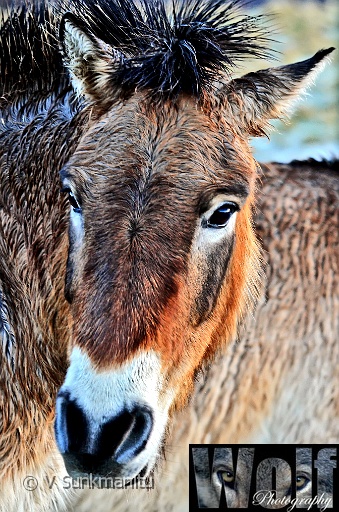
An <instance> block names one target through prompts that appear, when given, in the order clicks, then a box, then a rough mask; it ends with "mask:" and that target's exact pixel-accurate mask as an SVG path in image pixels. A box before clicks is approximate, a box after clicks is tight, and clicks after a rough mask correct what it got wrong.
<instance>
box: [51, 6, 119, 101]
mask: <svg viewBox="0 0 339 512" xmlns="http://www.w3.org/2000/svg"><path fill="white" fill-rule="evenodd" d="M60 42H61V46H62V52H63V56H64V63H65V66H66V68H67V69H68V71H69V73H70V76H71V80H72V85H73V88H74V89H75V91H76V92H77V93H78V94H79V95H84V96H85V97H86V98H87V99H88V100H89V101H90V102H91V103H96V104H104V103H107V102H110V103H111V102H112V99H114V92H113V91H112V88H113V85H112V84H113V79H112V76H113V73H114V71H115V70H116V69H117V68H118V67H119V66H121V64H122V61H123V55H122V54H121V53H120V52H119V51H117V50H115V49H112V48H111V47H110V46H108V45H107V44H105V43H104V42H103V41H101V40H100V39H98V38H96V37H95V36H93V34H90V33H89V32H88V31H87V30H86V28H85V27H84V26H83V24H82V23H81V22H80V21H79V20H78V19H77V18H76V17H75V16H74V15H73V14H71V13H66V14H65V15H64V17H63V18H62V20H61V24H60Z"/></svg>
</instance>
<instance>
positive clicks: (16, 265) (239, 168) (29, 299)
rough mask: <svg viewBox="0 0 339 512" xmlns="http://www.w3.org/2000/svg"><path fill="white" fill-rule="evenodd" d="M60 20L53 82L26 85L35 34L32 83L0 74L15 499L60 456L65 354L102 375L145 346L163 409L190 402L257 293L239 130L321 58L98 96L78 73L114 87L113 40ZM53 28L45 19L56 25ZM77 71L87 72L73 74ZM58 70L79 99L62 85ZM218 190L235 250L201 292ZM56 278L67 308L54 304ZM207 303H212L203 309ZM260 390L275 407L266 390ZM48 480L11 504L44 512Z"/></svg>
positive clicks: (7, 438) (5, 430) (246, 159)
mask: <svg viewBox="0 0 339 512" xmlns="http://www.w3.org/2000/svg"><path fill="white" fill-rule="evenodd" d="M25 17H26V18H27V19H28V18H29V19H31V20H32V19H33V18H34V16H33V15H32V16H31V14H28V15H26V14H24V19H26V18H25ZM46 19H49V17H48V18H45V20H46ZM67 19H68V18H67V17H66V18H64V24H63V25H62V26H63V31H62V33H63V34H64V35H65V34H67V36H65V37H64V39H63V41H62V43H63V45H64V53H65V55H64V59H65V67H64V68H63V69H62V70H60V72H61V71H62V78H60V80H59V81H58V80H57V82H55V80H56V77H55V70H53V72H51V74H50V75H49V74H48V69H47V72H46V73H44V74H43V76H42V77H41V80H42V82H40V81H39V80H38V79H37V80H36V82H34V80H33V79H34V76H36V75H37V74H39V66H44V64H46V63H45V62H44V61H43V57H42V56H41V41H40V40H39V38H34V37H32V40H31V41H28V42H31V43H32V45H33V46H32V48H33V50H34V51H35V52H38V53H37V54H35V53H34V51H33V50H32V49H31V46H30V44H27V45H26V46H25V48H21V50H20V51H22V52H23V54H22V55H21V54H18V55H19V57H20V56H21V57H22V62H23V63H24V64H25V65H27V62H28V61H29V59H28V61H27V52H28V57H29V58H30V59H32V58H33V60H34V59H35V57H37V56H40V57H41V58H42V62H37V64H38V67H37V68H35V67H34V73H32V76H31V77H29V78H27V80H26V77H21V79H22V81H21V82H20V80H19V78H20V77H16V78H17V79H18V83H19V85H18V86H17V88H15V87H14V86H13V83H12V82H11V80H9V82H8V81H7V78H6V80H4V81H3V83H2V84H1V86H2V89H3V90H1V99H0V107H1V112H2V121H3V122H2V123H1V124H0V137H1V146H0V165H1V179H0V255H1V263H0V297H1V302H2V304H0V306H1V315H2V317H1V324H0V326H1V327H2V329H1V330H0V334H1V342H2V348H3V350H2V354H1V367H0V368H1V374H0V384H1V395H0V400H1V402H0V411H1V438H0V456H1V459H2V460H1V462H2V466H1V468H0V471H1V473H0V475H1V478H2V479H3V482H4V486H5V487H6V489H5V491H4V494H5V500H6V501H4V503H5V505H4V507H5V508H8V509H13V507H14V504H15V501H16V499H17V498H16V494H15V493H16V491H15V492H14V493H13V492H12V493H11V491H8V483H9V482H10V481H11V480H14V481H15V482H17V481H18V480H20V479H22V478H23V477H24V476H25V475H26V474H29V473H34V472H35V471H37V468H38V467H40V468H43V467H45V468H46V472H47V473H48V474H51V473H52V471H53V467H55V468H56V471H57V472H58V471H59V467H60V463H59V462H57V463H56V465H55V466H54V462H53V461H51V458H53V457H52V454H53V450H54V448H55V447H54V441H53V435H52V422H53V418H54V400H55V396H56V393H57V389H58V388H59V386H60V384H61V383H62V380H63V377H64V373H65V370H66V366H67V350H68V351H69V350H70V349H71V348H72V347H74V346H79V347H81V348H82V349H83V350H84V351H87V353H88V355H89V357H90V359H91V362H92V363H93V367H94V368H95V369H96V370H97V371H98V372H100V371H103V370H107V369H111V370H113V369H117V368H119V366H120V365H122V363H125V362H126V361H128V360H130V359H131V358H132V357H133V356H134V355H135V354H136V353H138V352H139V351H140V350H141V349H143V350H145V351H151V350H153V351H154V352H156V353H157V355H158V357H159V359H160V361H161V365H162V375H163V376H164V382H165V383H166V387H168V389H169V390H171V391H172V392H173V401H172V403H171V412H173V411H174V410H175V409H177V408H179V407H181V406H182V405H183V404H184V403H185V402H186V401H187V398H188V396H189V394H190V391H191V389H192V387H193V382H194V378H195V376H196V374H197V372H198V371H199V369H200V368H201V366H202V365H203V363H205V362H206V361H208V360H210V359H211V358H212V357H213V355H214V354H215V353H216V352H217V351H218V349H220V348H221V347H222V345H225V344H227V343H229V342H230V341H231V340H232V339H234V337H235V335H236V332H237V328H238V325H239V323H240V322H241V320H242V319H243V317H244V316H245V313H246V311H247V308H248V306H251V305H252V303H253V302H255V299H256V295H257V289H258V282H259V278H260V264H259V249H258V244H257V241H256V237H255V234H254V231H253V227H252V210H253V207H254V198H255V184H256V178H257V166H256V163H255V161H254V159H253V157H252V156H251V153H250V150H249V146H248V136H249V134H253V133H259V132H262V131H263V130H264V128H265V127H266V125H267V121H268V118H269V117H276V116H278V115H280V113H281V112H282V111H283V110H284V109H285V103H284V101H283V98H279V102H277V96H278V94H277V91H278V92H279V91H281V94H282V96H284V99H285V101H286V102H287V103H288V102H289V99H290V97H291V96H293V95H294V94H295V93H296V91H298V90H299V88H300V86H301V85H302V84H303V83H304V81H305V79H307V76H308V74H309V73H310V72H311V71H312V70H314V69H315V68H316V67H318V63H319V62H320V61H321V60H322V58H324V57H325V56H326V54H327V53H329V50H327V51H323V52H321V54H317V55H316V56H315V57H314V58H312V59H309V60H308V61H305V62H303V63H298V64H296V65H294V66H286V67H282V68H277V70H274V69H271V70H268V71H266V72H264V73H257V74H252V75H251V76H250V77H247V78H245V79H244V80H243V82H241V81H239V82H234V81H229V82H227V85H226V86H225V85H224V86H222V87H220V89H219V90H218V91H216V92H215V94H214V93H213V94H207V92H206V91H204V93H203V94H201V95H200V96H199V97H195V96H194V95H188V94H187V95H186V94H184V93H182V94H179V95H178V96H177V97H175V98H171V99H170V100H169V99H168V98H166V97H164V96H162V95H161V94H158V95H155V96H152V95H150V94H149V91H147V90H145V88H144V89H143V88H141V90H138V89H137V88H136V89H134V90H133V93H131V90H129V94H128V95H127V96H126V97H124V96H123V97H122V95H121V94H120V93H119V90H118V91H113V92H112V95H111V101H109V102H108V103H106V102H105V104H102V102H101V101H100V102H98V101H96V97H93V96H92V95H91V90H89V89H88V84H91V85H93V80H94V81H95V84H96V85H98V86H100V87H101V91H102V96H105V97H106V96H107V95H109V91H110V88H109V86H111V83H110V82H109V81H108V80H107V67H106V64H107V59H108V56H107V51H108V49H107V46H106V45H105V44H104V43H103V44H102V45H101V43H100V51H99V52H98V51H97V50H98V48H97V44H96V39H95V40H94V38H93V34H90V33H89V34H88V33H87V30H90V29H86V28H83V27H82V24H81V23H80V28H79V27H78V26H77V25H74V23H73V22H74V19H73V18H72V19H73V22H70V21H69V19H68V21H67ZM34 23H35V24H36V22H35V21H34ZM34 23H33V25H34ZM53 23H54V24H55V23H56V21H55V19H54V18H53V17H52V26H51V27H49V28H50V29H51V30H52V29H53V30H55V27H54V25H53ZM37 25H38V24H37ZM8 27H10V25H8V24H7V25H5V29H4V31H3V32H2V33H1V37H2V42H3V43H4V44H3V48H2V49H3V50H4V51H3V54H1V59H5V58H8V56H10V46H11V45H10V44H9V43H10V42H11V41H12V40H11V39H10V38H9V39H8V37H9V36H8V34H7V29H8ZM35 28H37V27H35ZM45 28H46V27H45ZM37 30H38V32H39V30H40V32H39V34H40V36H41V33H42V32H43V33H44V34H45V32H44V29H41V27H40V28H39V27H38V28H37ZM8 33H9V34H11V31H9V32H8ZM79 34H80V35H79ZM31 36H32V34H31ZM55 36H56V32H55V33H54V36H53V37H50V38H49V37H47V43H46V40H45V39H43V41H44V43H43V48H42V49H43V50H44V49H46V54H44V52H43V54H44V55H45V57H46V55H47V58H48V62H49V65H50V67H51V68H52V66H51V62H50V61H53V58H54V57H55V58H56V60H58V59H59V60H60V55H59V52H58V49H57V48H56V47H55V46H53V44H54V45H55V43H53V44H52V42H53V41H54V37H55ZM40 39H41V38H40ZM19 40H20V37H19V35H18V41H19ZM41 40H42V39H41ZM18 41H16V42H18ZM84 41H85V43H84ZM5 43H6V44H5ZM34 44H35V45H37V46H36V47H34ZM45 46H46V48H45ZM47 49H48V51H47ZM6 52H7V53H6ZM25 52H26V53H25ZM29 52H33V54H32V53H29ZM39 52H40V53H39ZM8 54H9V55H8ZM57 55H58V56H59V57H58V58H57V57H56V56H57ZM12 57H13V56H12ZM21 57H20V58H21ZM71 57H72V58H71ZM25 58H26V60H25ZM1 59H0V60H1ZM81 59H82V61H81ZM88 59H89V60H91V59H97V62H96V65H95V70H94V71H95V76H94V77H93V76H92V74H93V72H94V71H93V68H92V67H91V66H89V67H86V66H85V67H84V64H85V62H87V60H88ZM13 62H14V60H12V61H11V63H10V64H11V67H10V68H8V63H7V61H6V59H5V65H3V64H4V63H3V62H1V64H2V69H1V71H2V74H3V76H7V74H8V69H11V70H12V71H13V73H14V72H15V65H14V64H13ZM79 62H80V63H81V66H80V68H79V66H78V64H79ZM105 63H106V64H105ZM24 64H23V68H22V69H23V70H25V68H24ZM59 64H60V63H59ZM115 64H116V63H115ZM79 69H80V70H81V72H79ZM84 69H85V70H87V71H86V72H87V73H88V74H89V76H87V78H88V80H83V78H84V76H83V72H84ZM112 72H113V69H112ZM68 73H69V75H70V76H71V78H72V79H73V81H72V84H73V87H74V88H77V90H78V92H79V93H80V95H83V96H84V97H86V98H87V99H86V100H85V99H84V98H83V97H82V96H81V97H78V98H77V97H76V95H75V94H74V92H73V90H71V89H72V88H71V80H70V79H69V77H68ZM79 73H80V74H79ZM91 73H92V74H91ZM100 73H101V75H102V76H97V75H98V74H99V75H100ZM14 74H15V73H14ZM32 77H33V78H32ZM11 79H12V78H11ZM31 79H32V80H33V82H34V83H31V82H30V80H31ZM20 84H21V87H23V91H22V90H21V88H20ZM41 84H43V87H44V89H43V90H41V91H40V86H41ZM53 87H54V88H53ZM81 87H82V89H81ZM262 87H263V88H264V91H265V94H263V95H261V94H260V91H261V88H262ZM254 90H255V94H254V96H253V91H254ZM230 91H231V93H230ZM96 92H97V89H96ZM271 96H272V97H271ZM253 98H254V99H255V101H254V99H253ZM122 100H123V101H122ZM239 107H241V108H240V110H239ZM253 119H255V120H256V122H255V123H254V124H253ZM244 120H245V121H244ZM240 125H241V127H242V130H241V132H240V131H239V129H238V126H240ZM254 125H255V127H254ZM259 127H260V129H259ZM62 168H63V170H62V173H61V175H62V177H63V178H65V177H66V179H67V180H68V182H67V183H68V186H70V187H73V190H74V195H76V197H77V199H78V201H79V203H80V204H81V208H82V211H83V218H84V219H85V220H84V223H85V229H84V231H85V242H84V244H83V245H82V247H81V249H80V250H79V252H77V251H75V252H74V251H73V249H74V247H73V249H72V236H70V246H69V247H68V244H67V236H66V230H67V224H68V221H67V219H68V211H67V210H68V208H67V207H66V203H65V200H64V198H63V197H61V196H60V194H59V181H58V173H59V170H60V169H62ZM220 189H222V190H223V193H224V194H226V196H227V197H230V198H232V200H233V201H235V202H236V203H237V205H238V207H239V213H238V217H237V223H236V227H235V231H234V233H232V236H230V237H229V239H227V242H228V247H227V251H228V253H229V254H228V255H229V258H226V259H225V261H224V262H223V265H222V268H219V269H218V272H219V274H220V283H218V285H219V286H216V287H215V288H214V291H213V293H211V294H210V295H208V294H209V293H210V292H209V290H208V286H206V282H204V276H206V274H208V272H210V271H211V268H212V269H214V266H215V265H216V266H217V265H218V264H219V265H220V260H221V253H222V249H223V247H221V246H220V247H217V249H218V250H217V249H214V252H213V251H212V252H213V254H206V252H204V250H201V251H199V250H197V249H196V247H195V245H194V233H195V232H197V229H198V226H199V229H201V226H202V217H201V215H202V214H203V212H204V211H205V210H206V208H207V207H208V205H209V204H210V201H211V200H212V198H213V197H214V196H215V195H216V194H217V193H219V192H220ZM204 208H205V210H204ZM73 245H74V244H73ZM67 250H68V256H69V257H68V264H66V258H67ZM72 251H73V252H74V254H73V252H72ZM219 256H220V257H219ZM309 259H310V258H309V256H308V259H307V261H309ZM325 264H327V262H325ZM66 266H67V271H66ZM71 267H74V268H71ZM198 270H199V272H198ZM65 274H67V286H66V292H67V295H68V297H69V298H70V299H71V301H72V304H71V306H70V307H69V305H68V303H67V302H66V300H65V299H64V285H63V283H64V276H65ZM207 284H209V283H207ZM204 293H205V295H206V296H204V297H202V295H203V294H204ZM327 293H331V290H329V291H327ZM203 299H204V300H205V303H206V304H207V305H208V306H207V308H202V307H201V306H199V305H201V304H203V303H204V302H203ZM202 309H204V310H203V311H202ZM72 325H73V331H72V332H71V329H72ZM324 329H325V327H324ZM70 338H71V339H70ZM265 372H266V370H265V369H263V371H262V372H261V373H262V376H263V377H265V375H266V373H265ZM162 391H163V393H165V391H166V390H165V389H163V390H162ZM265 400H266V402H267V403H268V404H269V403H270V397H269V396H268V395H265ZM244 403H246V401H245V402H244ZM263 410H267V409H265V407H263ZM245 424H246V422H244V425H245ZM41 473H43V469H41V471H40V472H39V474H41ZM44 485H45V487H44V490H43V491H41V492H42V495H43V496H42V497H41V495H40V491H37V492H36V493H32V494H31V495H30V498H27V495H26V496H25V498H23V499H21V498H22V496H23V495H22V494H21V493H22V492H23V491H22V488H20V491H18V493H17V496H19V497H18V499H17V501H18V502H19V503H20V507H21V509H23V510H24V509H26V508H27V509H28V510H29V508H30V507H31V508H34V504H35V505H36V506H39V507H40V508H41V510H45V509H48V508H49V507H50V504H51V503H52V502H53V500H54V499H56V500H57V499H58V498H57V495H58V493H59V491H58V489H52V492H50V493H49V491H48V490H47V489H46V482H44ZM25 492H26V491H25ZM51 506H52V505H51Z"/></svg>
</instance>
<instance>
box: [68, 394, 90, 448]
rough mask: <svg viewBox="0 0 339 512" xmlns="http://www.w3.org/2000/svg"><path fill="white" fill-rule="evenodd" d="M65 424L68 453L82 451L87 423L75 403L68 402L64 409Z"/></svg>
mask: <svg viewBox="0 0 339 512" xmlns="http://www.w3.org/2000/svg"><path fill="white" fill-rule="evenodd" d="M66 424H67V432H68V451H70V452H75V453H77V452H81V451H84V449H85V445H86V441H87V432H88V428H87V421H86V417H85V415H84V413H83V412H82V410H81V409H80V407H78V405H77V404H76V402H73V401H71V402H68V405H67V409H66Z"/></svg>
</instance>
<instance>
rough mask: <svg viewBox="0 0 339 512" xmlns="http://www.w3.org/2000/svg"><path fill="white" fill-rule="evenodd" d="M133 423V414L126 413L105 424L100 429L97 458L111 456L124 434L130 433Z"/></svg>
mask: <svg viewBox="0 0 339 512" xmlns="http://www.w3.org/2000/svg"><path fill="white" fill-rule="evenodd" d="M133 422H134V416H133V414H132V413H130V412H128V411H126V412H123V413H122V414H120V415H119V416H117V417H115V418H114V419H112V420H110V421H108V422H107V423H105V424H104V425H103V426H102V428H101V432H100V438H99V442H98V445H97V453H98V456H99V457H100V456H105V457H110V456H112V455H113V454H114V453H115V450H116V449H117V447H118V446H119V444H120V443H121V442H122V440H123V439H124V437H125V436H126V434H127V433H128V432H129V431H130V429H131V427H132V425H133Z"/></svg>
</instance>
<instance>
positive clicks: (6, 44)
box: [0, 0, 271, 95]
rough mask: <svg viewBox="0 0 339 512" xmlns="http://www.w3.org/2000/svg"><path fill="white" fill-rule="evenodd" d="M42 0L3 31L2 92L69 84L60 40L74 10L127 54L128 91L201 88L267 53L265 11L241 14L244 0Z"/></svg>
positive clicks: (90, 29)
mask: <svg viewBox="0 0 339 512" xmlns="http://www.w3.org/2000/svg"><path fill="white" fill-rule="evenodd" d="M48 3H49V4H50V2H47V1H45V0H42V1H40V2H38V3H35V5H34V4H33V7H32V6H31V7H29V8H27V7H25V6H21V7H18V8H15V9H13V10H12V12H11V14H10V17H9V19H8V20H7V21H5V22H4V24H3V26H2V28H1V31H0V72H1V86H0V94H1V95H3V94H4V93H6V92H7V93H9V92H10V91H13V89H15V90H16V91H17V92H19V91H21V92H22V93H24V91H25V90H27V89H30V90H32V88H33V90H35V91H37V90H41V89H46V88H47V89H49V90H54V91H57V90H59V89H60V88H62V87H65V86H67V84H68V83H69V77H68V74H67V72H66V71H65V69H64V66H63V64H62V58H61V53H60V50H59V43H58V31H59V28H58V27H59V23H60V18H61V15H62V14H63V13H65V12H67V11H71V12H72V14H73V15H75V16H76V18H77V19H78V20H79V24H80V25H81V26H82V27H83V28H84V30H86V31H87V33H88V34H89V35H94V36H96V37H98V38H100V39H102V40H103V41H104V42H105V43H106V44H108V45H109V46H111V47H114V48H116V49H119V50H120V51H121V53H122V54H123V55H124V59H123V61H122V65H121V67H120V69H118V70H117V71H115V75H114V80H116V82H117V83H118V84H119V86H120V87H122V88H125V89H126V91H134V90H135V88H139V89H140V88H142V89H148V90H150V91H152V92H154V93H161V94H165V95H168V94H170V95H172V94H178V93H180V92H187V93H189V94H194V95H199V94H200V93H201V92H202V91H203V90H205V89H208V88H209V87H210V86H211V85H212V83H213V81H214V80H215V79H216V78H217V76H218V74H219V73H220V72H222V73H225V72H226V73H227V74H228V75H230V73H231V70H232V68H233V67H234V66H235V65H236V64H237V62H239V61H241V60H242V59H245V58H247V57H259V58H267V57H269V56H271V52H270V51H269V50H268V49H267V43H268V41H269V39H268V37H267V32H266V29H265V28H263V27H262V26H261V22H262V19H261V18H262V17H261V16H258V17H252V16H246V15H243V14H240V12H239V7H240V5H239V4H240V0H234V1H233V2H229V1H223V0H169V1H166V0H140V1H138V0H99V1H98V0H86V1H82V0H73V1H72V2H68V1H66V0H59V1H58V2H57V7H56V13H57V16H55V15H54V14H53V13H52V10H51V7H48Z"/></svg>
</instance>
